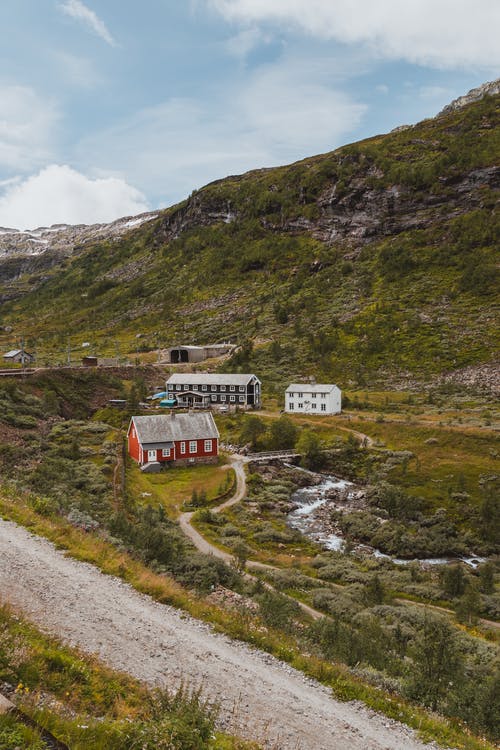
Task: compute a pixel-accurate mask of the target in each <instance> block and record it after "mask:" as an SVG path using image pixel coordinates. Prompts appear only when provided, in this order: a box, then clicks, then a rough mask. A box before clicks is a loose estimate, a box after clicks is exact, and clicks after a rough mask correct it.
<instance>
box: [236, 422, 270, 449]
mask: <svg viewBox="0 0 500 750" xmlns="http://www.w3.org/2000/svg"><path fill="white" fill-rule="evenodd" d="M265 431H266V425H265V424H264V422H263V421H262V419H260V418H259V417H256V416H255V415H254V414H250V415H248V416H246V417H245V418H244V420H243V426H242V428H241V432H240V437H239V440H240V443H243V444H244V445H247V444H248V443H249V444H250V445H251V446H252V450H256V449H257V448H258V444H259V439H260V438H261V437H262V435H263V434H264V433H265Z"/></svg>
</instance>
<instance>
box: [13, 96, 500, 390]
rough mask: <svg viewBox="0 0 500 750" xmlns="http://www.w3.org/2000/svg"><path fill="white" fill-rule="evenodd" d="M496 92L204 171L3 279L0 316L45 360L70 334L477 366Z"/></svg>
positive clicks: (349, 372) (492, 234) (395, 369)
mask: <svg viewBox="0 0 500 750" xmlns="http://www.w3.org/2000/svg"><path fill="white" fill-rule="evenodd" d="M499 100H500V98H499V97H498V96H497V97H486V98H484V99H483V100H482V101H480V102H477V103H474V104H472V105H469V106H468V107H466V108H464V109H463V110H460V111H457V112H454V113H452V114H449V115H446V116H441V117H438V118H435V119H432V120H426V121H424V122H422V123H420V124H418V125H416V126H414V127H410V128H406V129H403V130H400V131H398V132H393V133H390V134H388V135H381V136H376V137H374V138H371V139H368V140H366V141H362V142H360V143H356V144H353V145H349V146H345V147H343V148H341V149H338V150H337V151H335V152H332V153H328V154H324V155H320V156H316V157H312V158H309V159H306V160H304V161H301V162H298V163H296V164H292V165H290V166H287V167H280V168H275V169H261V170H256V171H253V172H249V173H247V174H244V175H241V176H237V177H228V178H226V179H223V180H220V181H217V182H214V183H211V184H209V185H207V186H206V187H204V188H202V189H201V190H199V191H196V192H194V193H193V194H192V195H191V196H190V197H189V199H187V200H186V201H184V202H183V203H181V204H179V205H177V206H174V207H173V208H170V209H167V210H166V211H164V212H163V213H162V214H161V215H160V217H159V218H158V219H157V220H155V221H154V222H151V223H149V224H148V225H146V226H144V227H141V228H139V229H137V230H136V231H135V232H133V233H131V234H130V235H128V236H127V237H126V238H125V239H121V240H116V241H113V242H103V243H100V244H98V245H95V246H94V247H92V248H90V249H89V248H86V249H83V250H81V251H75V253H74V254H73V256H72V257H71V258H67V259H66V260H64V261H62V262H60V263H58V264H57V265H55V266H52V267H51V266H50V264H49V263H47V268H46V269H45V271H42V272H41V271H40V270H39V269H37V271H36V272H35V273H30V272H25V273H21V275H20V276H19V278H17V279H16V280H15V281H9V283H8V294H4V299H5V298H6V297H8V296H11V297H13V299H11V300H10V301H7V302H4V304H3V305H2V307H1V308H0V314H1V318H0V325H2V326H3V327H4V330H5V327H6V326H7V330H8V331H9V337H10V338H9V340H10V341H12V340H14V338H15V337H16V336H20V335H21V334H22V335H24V336H25V337H26V343H27V346H28V347H31V346H34V345H35V344H36V346H37V349H38V351H39V354H40V356H41V357H43V356H45V357H48V358H49V357H53V356H54V354H53V353H54V352H58V353H59V354H60V353H61V352H62V351H63V350H64V348H65V346H66V342H67V336H68V335H70V342H71V343H72V344H74V345H75V346H76V345H77V342H81V341H85V340H88V341H91V342H92V343H93V344H94V345H95V350H96V351H97V352H98V353H100V354H102V355H110V354H113V353H115V352H116V351H120V352H121V353H122V354H124V353H128V354H130V353H132V354H133V353H134V352H136V351H137V348H138V343H139V344H140V348H141V350H143V351H145V350H147V349H153V348H156V347H157V346H158V344H161V346H169V345H173V344H175V343H179V342H183V343H205V342H207V341H213V340H224V339H228V338H230V337H232V338H233V339H234V340H236V341H238V342H239V343H241V344H244V346H243V348H242V350H241V351H240V352H239V353H238V354H237V355H236V356H235V358H234V360H233V362H231V363H230V365H229V366H231V367H232V368H234V367H244V368H245V369H246V368H247V367H252V368H258V369H259V371H260V372H261V373H262V374H264V376H265V377H267V379H268V381H269V382H272V381H273V380H274V381H276V382H277V383H278V382H281V381H282V380H286V379H287V378H288V377H290V376H292V375H293V376H294V377H298V376H301V375H302V376H305V375H312V374H314V375H316V377H318V378H321V379H327V380H330V379H333V380H335V381H338V382H340V383H342V384H345V385H347V384H359V385H370V384H377V383H384V384H387V383H389V384H397V383H401V382H409V383H411V382H412V381H413V380H414V379H417V380H420V381H422V380H428V379H430V378H433V377H435V376H437V375H439V374H440V373H443V372H446V371H452V370H457V369H459V368H462V367H465V366H470V365H479V364H483V363H488V362H490V359H491V356H492V355H491V352H493V351H494V350H495V348H496V343H497V342H496V340H495V331H496V329H497V328H498V326H497V324H496V323H497V321H496V319H495V302H496V301H497V300H498V298H497V297H496V296H495V289H496V288H498V287H496V279H497V277H496V274H497V266H496V263H497V260H498V258H497V257H495V241H496V238H498V236H499V235H500V233H499V226H498V224H499V221H498V214H496V215H495V211H494V208H495V200H496V199H497V195H496V190H497V189H498V183H499V170H498V169H497V168H495V164H496V163H498V155H499V153H500V138H499V132H500V131H499V127H498V120H499V118H498V115H499ZM165 179H168V176H166V177H165ZM1 278H2V276H1V273H0V279H1ZM5 285H6V282H4V283H3V289H2V282H1V280H0V293H1V292H4V293H5V288H6V286H5ZM0 298H1V295H0ZM138 334H141V337H140V338H137V335H138ZM4 338H6V336H5V335H4ZM0 343H2V342H0ZM51 352H52V354H51ZM61 356H62V355H61Z"/></svg>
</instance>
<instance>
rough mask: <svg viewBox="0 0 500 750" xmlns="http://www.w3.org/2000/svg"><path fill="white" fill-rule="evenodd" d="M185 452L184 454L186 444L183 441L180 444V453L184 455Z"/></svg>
mask: <svg viewBox="0 0 500 750" xmlns="http://www.w3.org/2000/svg"><path fill="white" fill-rule="evenodd" d="M185 452H186V443H185V442H184V440H183V441H182V443H181V453H185Z"/></svg>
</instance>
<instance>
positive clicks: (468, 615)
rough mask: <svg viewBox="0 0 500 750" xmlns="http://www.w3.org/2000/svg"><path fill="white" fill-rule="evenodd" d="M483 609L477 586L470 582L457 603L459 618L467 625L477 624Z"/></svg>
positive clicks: (456, 610) (456, 608) (456, 609)
mask: <svg viewBox="0 0 500 750" xmlns="http://www.w3.org/2000/svg"><path fill="white" fill-rule="evenodd" d="M480 611H481V596H480V594H479V592H478V590H477V589H476V587H475V586H472V585H471V584H470V583H469V584H467V586H466V587H465V591H464V593H463V594H462V596H461V597H460V599H459V600H458V602H457V603H456V605H455V613H456V615H457V619H458V620H459V621H460V622H463V623H465V624H466V625H475V624H476V622H477V620H478V615H479V612H480Z"/></svg>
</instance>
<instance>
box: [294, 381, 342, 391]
mask: <svg viewBox="0 0 500 750" xmlns="http://www.w3.org/2000/svg"><path fill="white" fill-rule="evenodd" d="M334 390H337V391H340V388H339V387H338V385H335V384H334V383H291V384H290V385H289V386H288V388H287V389H286V393H290V391H292V392H294V391H303V392H305V393H331V392H332V391H334Z"/></svg>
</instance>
